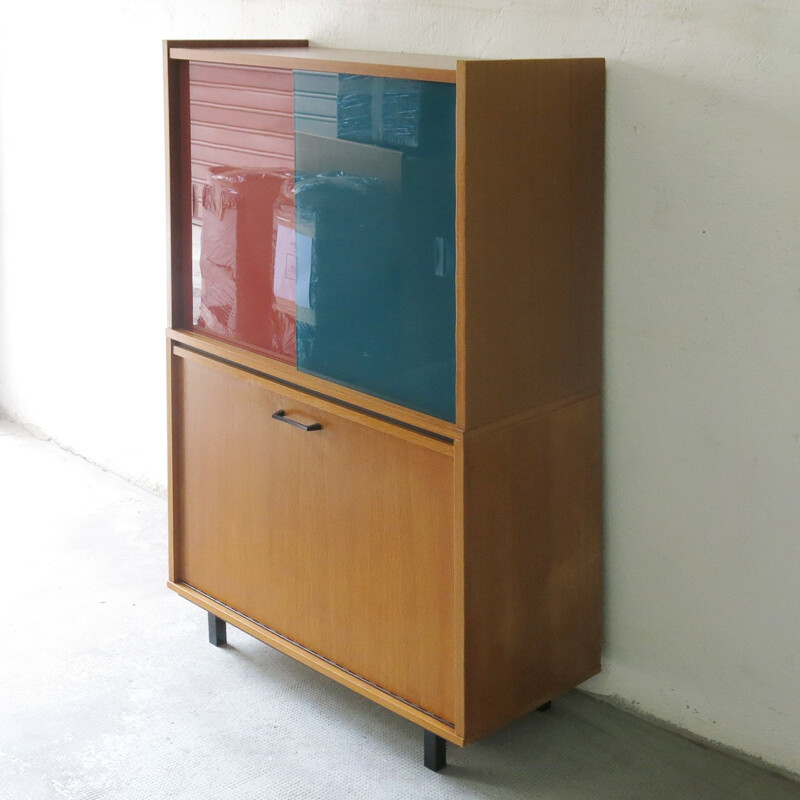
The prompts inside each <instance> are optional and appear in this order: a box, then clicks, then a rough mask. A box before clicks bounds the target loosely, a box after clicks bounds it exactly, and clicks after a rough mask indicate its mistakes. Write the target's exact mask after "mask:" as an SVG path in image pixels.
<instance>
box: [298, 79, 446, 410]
mask: <svg viewBox="0 0 800 800" xmlns="http://www.w3.org/2000/svg"><path fill="white" fill-rule="evenodd" d="M294 90H295V103H294V111H295V113H294V118H295V131H296V135H295V187H294V193H295V201H296V208H295V210H296V227H297V231H296V253H297V273H296V274H297V288H296V302H297V366H298V368H299V369H301V370H304V371H306V372H310V373H313V374H316V375H320V376H323V377H326V378H329V379H332V380H334V381H337V382H339V383H342V384H345V385H348V386H351V387H353V388H356V389H359V390H361V391H365V392H368V393H370V394H374V395H376V396H379V397H382V398H384V399H387V400H391V401H393V402H396V403H399V404H402V405H406V406H408V407H410V408H414V409H416V410H419V411H423V412H425V413H429V414H432V415H434V416H437V417H440V418H443V419H448V420H453V419H454V417H455V408H454V406H455V401H454V396H455V87H454V86H453V85H452V84H440V83H432V82H427V81H408V80H400V79H390V78H375V77H371V76H361V75H335V74H324V73H307V72H300V71H297V72H295V79H294Z"/></svg>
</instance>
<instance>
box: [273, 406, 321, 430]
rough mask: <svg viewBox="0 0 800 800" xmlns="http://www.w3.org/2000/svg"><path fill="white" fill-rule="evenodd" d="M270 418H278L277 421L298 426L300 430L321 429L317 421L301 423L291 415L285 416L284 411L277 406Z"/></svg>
mask: <svg viewBox="0 0 800 800" xmlns="http://www.w3.org/2000/svg"><path fill="white" fill-rule="evenodd" d="M272 419H276V420H278V422H285V423H286V424H287V425H294V427H295V428H300V430H301V431H321V430H322V425H320V424H319V422H312V423H311V424H310V425H303V423H302V422H298V421H297V420H296V419H292V418H291V417H287V416H286V412H285V411H284V410H283V409H282V408H279V409H278V410H277V411H276V412H275V413H274V414H273V415H272Z"/></svg>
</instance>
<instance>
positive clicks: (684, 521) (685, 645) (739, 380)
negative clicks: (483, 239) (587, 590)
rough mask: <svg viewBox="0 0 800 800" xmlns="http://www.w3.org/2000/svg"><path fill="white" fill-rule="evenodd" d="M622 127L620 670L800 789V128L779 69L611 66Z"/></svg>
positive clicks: (612, 128) (665, 708)
mask: <svg viewBox="0 0 800 800" xmlns="http://www.w3.org/2000/svg"><path fill="white" fill-rule="evenodd" d="M766 68H767V67H766V66H765V69H766ZM673 69H674V67H673ZM607 119H608V125H607V188H606V192H607V193H606V199H607V206H606V231H607V238H606V317H605V320H606V340H605V341H606V348H605V354H606V362H605V364H606V376H605V377H606V380H605V391H606V395H605V403H606V405H605V442H606V452H605V459H606V465H605V466H606V481H607V483H606V489H607V491H606V503H607V505H606V571H607V575H606V581H607V582H606V586H607V603H606V621H607V627H606V648H605V653H604V655H605V657H606V659H607V660H608V661H610V662H613V661H617V662H618V663H620V664H623V663H624V664H625V665H627V666H628V667H630V668H631V669H632V670H633V671H634V672H636V673H637V674H639V675H642V676H645V677H644V678H643V680H645V679H646V680H649V681H651V682H652V693H651V696H649V697H645V696H644V690H643V694H642V695H641V696H640V697H638V698H636V699H638V700H640V701H641V706H642V710H644V711H649V712H652V713H653V714H655V715H656V716H659V717H661V718H664V719H669V720H670V721H671V722H673V723H674V724H677V725H679V726H681V727H685V728H687V729H690V730H692V731H694V732H696V733H698V734H699V735H701V736H707V737H709V738H716V739H718V740H719V741H722V742H723V743H726V744H730V745H732V746H734V747H740V748H741V749H743V750H746V751H748V752H754V753H758V754H760V755H762V756H763V757H765V758H768V760H770V761H773V762H775V763H777V762H779V761H781V759H782V762H781V763H783V765H784V766H789V767H790V768H795V769H796V766H794V765H796V763H797V762H796V755H792V754H791V752H790V751H789V749H788V746H787V745H786V741H788V740H789V739H791V738H792V737H791V736H788V738H787V737H786V731H787V729H788V727H790V726H791V723H792V720H794V722H795V724H796V721H797V719H798V716H797V714H798V713H800V709H798V708H797V707H796V705H795V706H794V707H790V706H791V703H789V704H788V705H787V703H786V702H785V701H781V700H779V699H776V698H780V697H781V696H783V697H784V698H791V697H796V696H797V695H796V691H795V687H794V685H793V682H792V681H789V680H788V679H787V675H786V671H785V669H784V667H783V666H782V665H783V664H786V663H796V661H797V659H800V645H799V644H798V643H797V639H796V637H793V636H792V635H791V633H790V631H791V627H790V626H791V625H795V626H796V625H797V624H798V622H800V607H799V606H798V602H797V598H796V592H795V591H792V590H791V589H790V586H792V585H794V584H793V583H792V582H791V581H790V579H789V575H788V571H789V569H790V566H791V565H792V564H794V565H795V566H796V565H797V563H798V562H797V558H796V557H794V556H793V553H796V547H795V546H794V545H793V544H792V543H793V541H794V537H795V533H794V532H795V531H796V530H797V526H798V525H800V510H798V506H797V502H796V486H797V483H798V482H800V443H799V442H798V438H797V434H798V421H797V403H798V401H800V397H799V396H798V387H797V384H796V375H797V363H798V345H797V342H798V341H800V281H799V280H798V277H797V275H798V270H797V266H798V255H797V254H798V253H800V226H798V224H797V222H798V219H800V192H798V191H797V186H798V185H800V151H798V148H797V131H798V130H800V107H798V103H797V100H796V98H793V97H792V96H791V95H790V93H789V91H788V81H787V80H785V79H783V80H782V81H781V79H780V76H779V75H777V74H776V70H775V68H774V67H773V68H771V69H770V70H769V72H768V74H764V75H762V74H761V72H760V71H759V65H754V66H753V68H752V69H749V68H746V67H743V66H742V65H741V64H739V65H737V64H733V65H732V66H731V71H730V73H729V74H720V75H719V76H718V80H717V79H715V80H714V82H710V81H701V80H697V79H695V78H693V77H692V75H690V74H685V75H679V74H668V73H666V72H661V71H656V70H653V69H646V68H643V67H639V66H635V65H632V64H625V63H620V62H613V61H612V62H610V63H609V65H608V104H607ZM781 620H786V622H785V623H783V622H780V621H781ZM767 654H768V655H767ZM721 676H723V677H721ZM753 676H758V680H757V681H755V682H754V681H753ZM597 686H602V687H603V689H602V692H603V693H606V692H609V693H613V692H616V693H619V694H621V695H625V696H626V699H631V696H630V694H626V693H629V692H630V691H632V690H631V688H630V687H628V686H623V685H621V683H618V684H614V677H613V669H610V670H609V673H608V675H607V676H606V677H605V678H604V677H603V676H601V679H600V683H594V682H593V683H592V691H601V690H600V689H598V688H596V687H597ZM756 686H757V687H758V688H756ZM659 687H660V688H659ZM640 688H641V687H640ZM690 705H691V706H692V709H693V711H689V710H687V709H689V706H690ZM770 706H775V707H776V708H777V707H781V708H782V711H781V712H778V711H775V709H774V708H770ZM697 709H699V711H698V710H697ZM726 718H727V721H726ZM712 720H716V723H715V724H714V725H713V726H712V724H711V723H712ZM743 720H747V723H748V724H747V725H742V721H743ZM737 723H738V724H737ZM768 753H769V754H770V755H767V754H768ZM778 754H783V756H780V755H778ZM790 762H793V763H790Z"/></svg>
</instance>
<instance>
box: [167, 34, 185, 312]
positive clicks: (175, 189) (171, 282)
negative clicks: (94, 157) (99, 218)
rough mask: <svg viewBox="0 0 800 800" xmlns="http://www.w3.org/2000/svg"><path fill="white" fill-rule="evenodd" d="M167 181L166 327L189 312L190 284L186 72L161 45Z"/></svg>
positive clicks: (182, 65)
mask: <svg viewBox="0 0 800 800" xmlns="http://www.w3.org/2000/svg"><path fill="white" fill-rule="evenodd" d="M164 86H165V103H166V114H165V117H166V145H167V148H166V168H167V173H166V179H167V259H168V269H167V297H168V298H169V307H168V310H167V313H168V326H169V327H175V328H178V327H181V326H182V325H183V324H184V319H183V317H184V309H186V308H191V297H192V287H191V283H190V282H187V281H186V280H184V273H185V270H184V267H185V265H186V264H189V263H191V257H192V250H191V242H192V229H191V224H190V220H189V218H188V217H187V215H186V214H185V213H184V209H186V208H187V204H188V203H189V190H190V185H189V175H190V161H189V128H188V109H189V71H188V67H187V66H186V64H184V63H181V62H178V61H173V60H172V59H170V58H169V43H168V42H165V43H164Z"/></svg>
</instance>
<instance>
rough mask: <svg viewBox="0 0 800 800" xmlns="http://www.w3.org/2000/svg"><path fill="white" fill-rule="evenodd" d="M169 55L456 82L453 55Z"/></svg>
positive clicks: (269, 51) (226, 51)
mask: <svg viewBox="0 0 800 800" xmlns="http://www.w3.org/2000/svg"><path fill="white" fill-rule="evenodd" d="M169 56H170V58H172V59H177V60H182V61H208V62H212V63H215V64H239V65H241V66H249V67H279V68H282V69H303V70H309V71H311V72H343V73H347V74H351V75H374V76H376V77H379V78H407V79H410V80H419V81H439V82H442V83H455V82H456V62H457V59H456V58H455V57H454V56H427V55H418V54H414V53H380V52H372V51H368V50H334V49H329V48H324V47H299V48H294V47H282V48H271V47H264V48H247V47H235V48H224V47H220V48H209V49H205V48H203V47H202V46H200V47H171V48H170V51H169Z"/></svg>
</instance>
